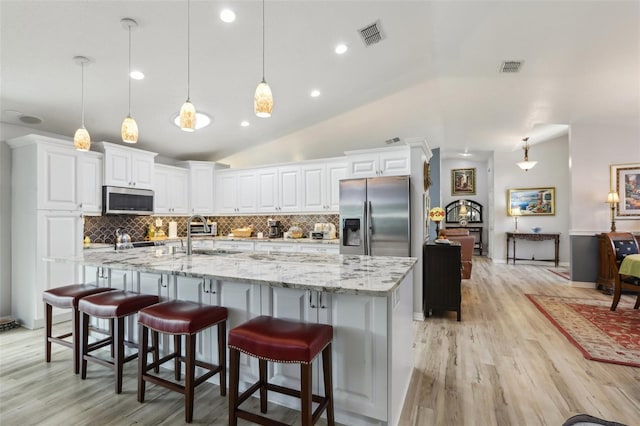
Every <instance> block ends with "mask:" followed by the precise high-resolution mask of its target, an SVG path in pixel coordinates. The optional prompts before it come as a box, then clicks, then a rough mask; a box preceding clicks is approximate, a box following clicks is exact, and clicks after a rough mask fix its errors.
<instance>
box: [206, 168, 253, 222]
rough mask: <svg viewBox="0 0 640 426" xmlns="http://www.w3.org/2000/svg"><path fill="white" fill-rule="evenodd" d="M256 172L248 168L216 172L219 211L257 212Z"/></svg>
mask: <svg viewBox="0 0 640 426" xmlns="http://www.w3.org/2000/svg"><path fill="white" fill-rule="evenodd" d="M256 190H257V186H256V172H255V170H252V169H247V170H232V169H228V170H222V171H219V172H217V173H216V194H217V197H216V211H217V213H223V214H224V213H226V214H233V213H255V212H256V202H257V194H256Z"/></svg>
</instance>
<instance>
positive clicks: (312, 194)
mask: <svg viewBox="0 0 640 426" xmlns="http://www.w3.org/2000/svg"><path fill="white" fill-rule="evenodd" d="M300 175H301V177H302V195H301V196H302V203H301V204H302V205H301V208H300V209H301V210H302V211H312V212H320V211H323V210H325V207H326V202H325V197H324V192H323V191H324V184H325V178H326V173H325V166H324V165H322V164H314V165H308V166H303V167H301V169H300Z"/></svg>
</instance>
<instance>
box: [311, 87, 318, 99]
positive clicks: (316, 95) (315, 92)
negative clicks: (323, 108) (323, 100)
mask: <svg viewBox="0 0 640 426" xmlns="http://www.w3.org/2000/svg"><path fill="white" fill-rule="evenodd" d="M318 96H320V91H319V90H317V89H313V90H312V91H311V97H312V98H317V97H318Z"/></svg>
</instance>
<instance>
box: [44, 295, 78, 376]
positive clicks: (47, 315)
mask: <svg viewBox="0 0 640 426" xmlns="http://www.w3.org/2000/svg"><path fill="white" fill-rule="evenodd" d="M52 310H53V308H52V307H51V305H50V304H48V303H46V302H45V304H44V327H45V333H44V359H45V361H46V362H51V342H50V341H49V337H51V330H52V324H51V322H52V319H51V317H52V314H51V311H52ZM76 373H77V372H76Z"/></svg>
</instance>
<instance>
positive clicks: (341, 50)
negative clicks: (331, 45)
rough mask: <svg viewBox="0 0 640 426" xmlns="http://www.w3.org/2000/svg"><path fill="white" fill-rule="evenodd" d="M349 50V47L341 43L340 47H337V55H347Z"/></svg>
mask: <svg viewBox="0 0 640 426" xmlns="http://www.w3.org/2000/svg"><path fill="white" fill-rule="evenodd" d="M348 49H349V48H348V47H347V45H346V44H344V43H340V44H339V45H337V46H336V53H337V54H338V55H342V54H343V53H345V52H346V51H347V50H348Z"/></svg>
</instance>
